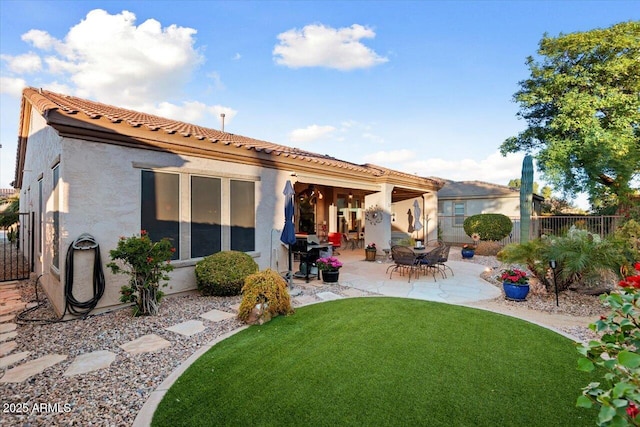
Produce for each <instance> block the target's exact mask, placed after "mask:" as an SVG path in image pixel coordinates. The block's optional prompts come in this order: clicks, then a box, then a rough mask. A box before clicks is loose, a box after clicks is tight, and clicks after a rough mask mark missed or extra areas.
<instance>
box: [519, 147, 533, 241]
mask: <svg viewBox="0 0 640 427" xmlns="http://www.w3.org/2000/svg"><path fill="white" fill-rule="evenodd" d="M532 205H533V158H532V157H531V156H530V155H528V154H527V155H526V156H524V160H523V161H522V177H521V179H520V243H526V242H528V241H529V232H530V230H531V210H532Z"/></svg>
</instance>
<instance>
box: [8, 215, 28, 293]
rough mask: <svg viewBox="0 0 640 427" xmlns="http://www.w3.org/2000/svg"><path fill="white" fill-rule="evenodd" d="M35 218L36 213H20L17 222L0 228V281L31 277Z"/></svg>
mask: <svg viewBox="0 0 640 427" xmlns="http://www.w3.org/2000/svg"><path fill="white" fill-rule="evenodd" d="M0 215H4V214H0ZM9 215H11V214H9ZM14 215H15V214H14ZM34 219H35V215H34V214H28V213H19V214H18V222H17V223H15V224H13V225H11V226H9V227H7V228H5V229H2V230H0V282H6V281H8V280H21V279H28V278H29V273H31V271H32V270H33V255H34V254H33V247H34V246H33V242H34V237H35V236H34V234H33V226H34Z"/></svg>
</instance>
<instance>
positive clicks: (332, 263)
mask: <svg viewBox="0 0 640 427" xmlns="http://www.w3.org/2000/svg"><path fill="white" fill-rule="evenodd" d="M316 266H318V270H320V271H338V270H340V269H341V268H342V263H341V262H340V260H339V259H338V258H336V257H327V258H318V260H317V261H316Z"/></svg>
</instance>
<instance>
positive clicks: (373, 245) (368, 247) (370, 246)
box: [366, 243, 376, 250]
mask: <svg viewBox="0 0 640 427" xmlns="http://www.w3.org/2000/svg"><path fill="white" fill-rule="evenodd" d="M366 249H369V250H371V249H376V244H375V243H369V244H368V245H367V247H366Z"/></svg>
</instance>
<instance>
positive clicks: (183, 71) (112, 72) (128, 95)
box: [22, 9, 203, 108]
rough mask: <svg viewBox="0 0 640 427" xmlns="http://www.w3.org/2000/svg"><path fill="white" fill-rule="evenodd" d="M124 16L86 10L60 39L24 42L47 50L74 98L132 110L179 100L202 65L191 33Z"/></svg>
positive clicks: (36, 34) (30, 36)
mask: <svg viewBox="0 0 640 427" xmlns="http://www.w3.org/2000/svg"><path fill="white" fill-rule="evenodd" d="M135 21H136V16H135V15H134V14H133V13H131V12H127V11H123V12H121V13H119V14H115V15H110V14H109V13H107V12H106V11H104V10H101V9H95V10H92V11H90V12H89V13H88V14H87V16H86V17H85V19H84V20H82V21H81V22H80V23H78V24H77V25H75V26H74V27H72V28H71V29H70V30H69V32H68V33H67V35H66V36H65V37H64V39H63V40H57V39H55V38H54V37H52V36H50V35H49V34H48V33H46V32H45V31H40V30H31V31H29V32H27V33H25V34H24V35H23V37H22V38H23V40H25V41H28V42H30V43H32V44H33V45H34V46H35V47H37V48H40V49H44V50H51V49H53V52H54V53H53V55H51V56H49V57H47V58H46V60H45V62H46V63H47V65H48V67H49V70H48V71H49V72H50V73H55V74H65V75H68V78H69V80H70V81H71V82H73V83H74V84H75V86H76V87H77V93H78V94H83V95H84V96H90V97H94V98H97V99H99V100H101V101H102V102H106V103H112V104H116V105H119V106H124V107H131V108H135V107H137V106H139V105H140V104H142V103H147V102H149V101H152V102H162V101H165V100H167V99H169V98H171V97H172V96H174V95H175V96H179V95H180V92H179V91H180V89H181V87H182V86H183V85H184V84H185V83H186V82H187V81H188V79H189V77H190V74H191V72H192V70H193V69H194V68H195V67H197V66H198V65H199V64H200V63H201V62H202V60H203V59H202V57H201V55H200V53H199V52H198V51H197V50H196V49H195V48H194V43H195V40H194V35H195V34H196V30H194V29H192V28H186V27H178V26H176V25H170V26H168V27H164V28H162V26H161V24H160V23H159V22H158V21H156V20H154V19H148V20H146V21H145V22H143V23H141V24H140V25H138V26H136V25H135Z"/></svg>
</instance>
